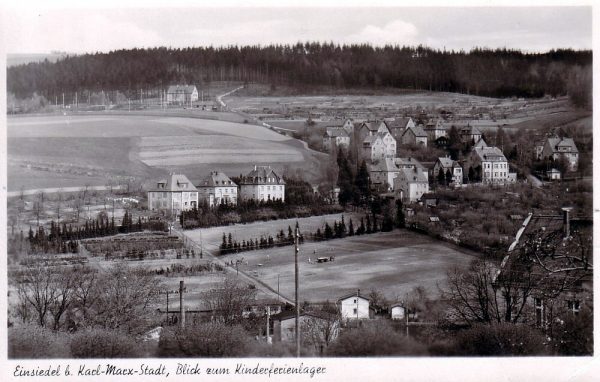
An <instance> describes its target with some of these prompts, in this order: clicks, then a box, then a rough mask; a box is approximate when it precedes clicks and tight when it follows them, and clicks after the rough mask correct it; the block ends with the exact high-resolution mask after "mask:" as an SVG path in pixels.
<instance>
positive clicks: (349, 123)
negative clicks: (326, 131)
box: [342, 118, 355, 137]
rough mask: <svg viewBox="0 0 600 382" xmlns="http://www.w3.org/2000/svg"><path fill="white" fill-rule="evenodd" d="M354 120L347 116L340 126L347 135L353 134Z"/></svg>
mask: <svg viewBox="0 0 600 382" xmlns="http://www.w3.org/2000/svg"><path fill="white" fill-rule="evenodd" d="M354 125H355V123H354V121H353V120H352V119H351V118H347V119H346V120H345V121H344V124H343V125H342V128H343V129H344V130H346V133H348V136H349V137H351V136H352V135H353V134H354Z"/></svg>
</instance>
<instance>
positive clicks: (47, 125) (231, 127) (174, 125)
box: [7, 114, 324, 191]
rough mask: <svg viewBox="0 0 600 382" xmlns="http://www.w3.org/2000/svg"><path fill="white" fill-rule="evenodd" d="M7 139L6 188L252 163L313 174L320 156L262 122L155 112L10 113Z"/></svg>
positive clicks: (243, 167)
mask: <svg viewBox="0 0 600 382" xmlns="http://www.w3.org/2000/svg"><path fill="white" fill-rule="evenodd" d="M7 137H8V142H7V143H8V144H7V146H8V147H7V149H8V189H9V191H16V190H20V189H21V188H24V189H34V188H47V187H69V186H71V187H75V186H84V185H86V184H87V185H92V186H94V185H104V184H106V182H107V180H108V179H111V178H115V177H136V178H138V179H141V180H143V181H145V182H147V184H151V183H154V181H156V180H157V179H158V178H161V177H164V176H165V175H167V174H168V173H169V172H171V171H173V172H183V173H185V174H186V175H187V176H188V177H189V178H190V179H191V180H192V181H196V180H199V179H200V178H201V177H203V176H204V175H206V174H207V173H208V172H210V171H211V170H221V171H226V172H228V173H230V175H239V174H240V173H245V172H248V171H249V170H250V169H251V167H252V165H254V164H259V165H260V164H264V165H267V164H268V165H271V166H273V167H274V168H275V169H278V170H279V171H282V170H283V168H284V167H285V166H293V167H296V168H302V169H304V170H305V172H306V174H307V176H308V177H309V178H310V177H311V176H312V175H315V174H316V173H317V171H318V165H319V162H320V161H322V160H323V158H324V154H321V153H317V152H314V151H311V150H308V149H306V148H304V146H303V145H302V144H301V143H300V142H298V141H296V140H294V139H291V138H289V137H286V136H283V135H281V134H278V133H276V132H274V131H272V130H269V129H266V128H264V127H259V126H255V125H249V124H243V123H233V122H225V121H218V120H206V119H198V118H183V117H173V116H171V115H165V116H157V115H156V114H154V115H146V116H144V115H135V116H133V115H131V116H130V115H114V114H107V115H106V116H103V115H89V116H82V115H67V116H62V115H60V116H37V117H17V118H9V119H8V133H7Z"/></svg>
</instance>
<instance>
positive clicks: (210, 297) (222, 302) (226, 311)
mask: <svg viewBox="0 0 600 382" xmlns="http://www.w3.org/2000/svg"><path fill="white" fill-rule="evenodd" d="M203 298H204V301H205V302H206V303H207V305H208V307H209V308H210V309H211V310H212V311H213V314H214V315H215V316H216V317H218V318H220V319H222V320H223V322H225V323H226V324H232V323H235V322H239V321H240V319H241V317H242V312H243V310H244V308H246V307H248V306H250V305H252V303H253V302H254V300H255V298H256V289H250V288H249V287H248V286H246V285H243V284H241V283H240V282H239V281H238V280H237V278H235V277H233V276H228V277H225V278H224V279H223V281H222V282H221V283H220V284H219V285H218V287H217V288H216V289H212V290H210V291H208V292H205V293H204V294H203Z"/></svg>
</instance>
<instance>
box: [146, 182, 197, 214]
mask: <svg viewBox="0 0 600 382" xmlns="http://www.w3.org/2000/svg"><path fill="white" fill-rule="evenodd" d="M197 206H198V189H197V188H196V187H194V185H193V184H192V182H191V181H190V180H189V179H188V178H187V177H186V176H185V175H183V174H170V175H169V177H168V178H167V179H164V180H160V181H158V182H157V184H156V188H154V189H152V190H150V191H148V209H149V210H151V211H157V210H163V211H170V212H172V213H174V214H176V215H178V214H180V213H181V211H189V210H191V209H193V208H194V207H197Z"/></svg>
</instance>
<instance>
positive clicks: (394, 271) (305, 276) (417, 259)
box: [223, 230, 477, 301]
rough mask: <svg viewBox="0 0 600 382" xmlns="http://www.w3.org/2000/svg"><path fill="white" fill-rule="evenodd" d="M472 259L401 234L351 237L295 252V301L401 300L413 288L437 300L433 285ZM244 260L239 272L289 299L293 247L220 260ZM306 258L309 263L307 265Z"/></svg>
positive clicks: (459, 251)
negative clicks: (375, 295) (374, 295)
mask: <svg viewBox="0 0 600 382" xmlns="http://www.w3.org/2000/svg"><path fill="white" fill-rule="evenodd" d="M330 256H334V257H335V260H334V261H333V262H326V263H317V262H316V261H315V260H316V258H317V257H330ZM476 256H477V254H475V253H470V252H467V251H464V250H462V249H458V248H456V247H454V246H451V245H449V244H447V243H444V242H441V241H437V240H434V239H432V238H430V237H427V236H424V235H419V234H416V233H413V232H410V231H405V230H394V231H392V232H388V233H377V234H372V235H364V236H355V237H352V238H346V239H336V240H330V241H326V242H318V243H307V244H304V245H302V246H301V247H300V253H299V262H300V266H299V270H300V300H301V301H305V300H306V301H325V300H329V301H336V300H337V299H338V298H339V297H341V296H343V295H344V294H346V293H352V292H355V291H356V289H357V288H360V289H361V291H363V293H365V294H368V292H369V291H370V290H371V289H373V288H375V289H378V290H380V291H381V292H383V293H384V295H385V296H386V298H388V299H391V300H396V299H404V298H405V296H406V294H407V293H409V292H410V290H411V289H412V288H413V287H416V286H423V287H425V288H426V289H427V290H428V291H429V292H430V293H431V294H432V295H434V296H435V295H438V293H439V290H438V284H439V285H440V286H441V285H443V283H444V282H445V280H446V272H447V271H448V270H450V269H453V268H454V267H459V268H466V267H467V266H468V265H469V263H470V261H471V260H473V259H475V258H476ZM242 258H243V259H244V260H243V262H242V263H241V264H240V265H239V267H240V268H239V269H240V270H244V271H247V272H248V273H250V274H253V275H255V276H256V277H257V278H259V279H260V280H261V281H263V282H265V283H266V284H268V285H269V286H271V287H272V288H274V289H277V286H278V283H279V290H280V292H281V293H282V294H283V295H285V296H293V293H294V292H293V291H294V262H293V261H294V256H293V249H292V247H281V248H273V249H269V250H260V251H252V252H243V253H239V254H232V255H226V256H223V260H225V261H231V260H233V261H234V262H235V260H237V259H240V260H241V259H242ZM309 259H310V261H311V262H310V263H309Z"/></svg>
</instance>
